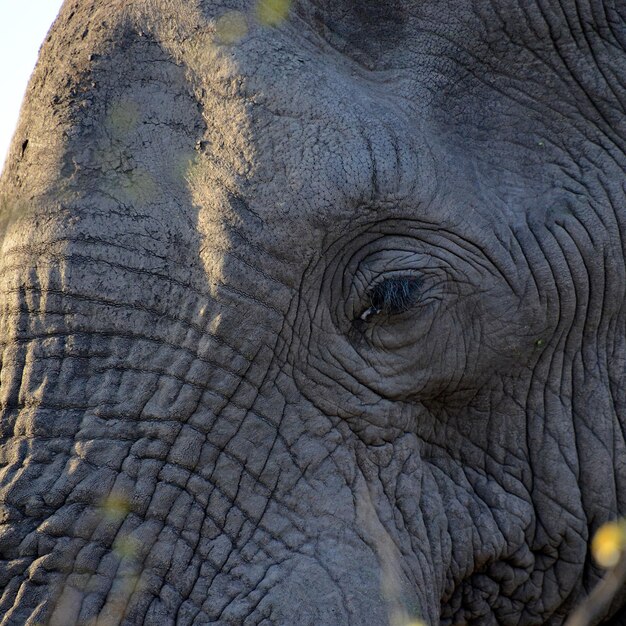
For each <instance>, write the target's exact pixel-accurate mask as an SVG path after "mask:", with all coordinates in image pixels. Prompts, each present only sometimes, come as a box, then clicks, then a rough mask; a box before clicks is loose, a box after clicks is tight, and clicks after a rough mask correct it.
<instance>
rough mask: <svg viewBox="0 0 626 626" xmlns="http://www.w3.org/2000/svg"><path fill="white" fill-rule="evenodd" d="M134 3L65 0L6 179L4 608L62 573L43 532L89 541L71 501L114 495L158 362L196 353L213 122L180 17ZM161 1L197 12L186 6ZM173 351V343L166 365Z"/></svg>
mask: <svg viewBox="0 0 626 626" xmlns="http://www.w3.org/2000/svg"><path fill="white" fill-rule="evenodd" d="M132 8H133V6H132V5H131V4H129V3H127V2H126V0H117V1H116V0H114V1H112V2H107V3H103V2H97V1H95V0H94V1H87V2H80V3H78V4H77V3H74V2H66V3H65V5H64V6H63V8H62V10H61V12H60V14H59V17H58V18H57V20H56V22H55V24H54V26H53V28H52V30H51V31H50V34H49V36H48V38H47V40H46V42H45V44H44V46H43V48H42V51H41V55H40V59H39V62H38V65H37V68H36V70H35V73H34V75H33V77H32V79H31V81H30V84H29V87H28V91H27V95H26V99H25V102H24V104H23V108H22V112H21V116H20V121H19V125H18V129H17V131H16V134H15V137H14V139H13V142H12V145H11V149H10V153H9V157H8V160H7V163H6V167H5V169H4V172H3V176H2V180H1V181H0V192H1V194H2V205H1V206H0V383H1V384H0V415H1V416H2V418H1V420H0V437H1V440H2V441H1V444H2V445H1V447H0V459H1V462H2V473H1V475H0V502H2V505H3V508H2V510H1V511H0V535H1V537H2V541H1V543H0V548H1V550H2V555H3V559H4V563H5V565H6V568H5V569H4V572H5V573H6V572H7V571H10V572H11V576H14V577H15V578H13V586H12V587H11V589H10V590H9V591H7V592H6V593H5V594H4V595H3V597H2V599H1V600H0V615H3V616H4V618H5V620H8V623H18V622H20V621H21V616H23V615H24V611H26V609H27V607H28V606H36V605H37V604H38V603H39V601H40V600H41V595H42V592H41V590H40V591H36V590H35V589H34V587H33V586H31V583H30V582H29V577H31V576H32V577H35V576H37V573H36V572H40V573H41V575H42V576H43V577H44V578H45V579H46V580H47V581H51V580H52V579H53V578H54V577H55V576H57V574H58V572H59V571H60V570H62V569H63V568H65V567H66V565H67V564H66V563H65V562H64V561H63V559H66V558H67V557H66V556H65V557H64V556H63V555H62V554H61V553H62V549H61V548H60V547H59V544H57V543H56V541H55V540H51V541H50V542H49V543H48V544H47V546H46V547H44V546H43V545H42V544H41V543H39V544H38V537H40V536H41V533H44V534H45V533H48V536H49V537H58V536H59V533H60V534H64V533H65V535H66V538H67V540H68V541H69V543H71V544H72V545H73V546H75V545H78V543H80V540H79V539H78V538H77V537H75V536H74V535H73V532H74V531H72V530H71V527H72V524H73V522H74V519H75V512H76V510H78V509H80V510H83V509H87V510H93V509H94V508H96V507H98V506H99V505H100V503H102V502H103V501H104V499H105V498H106V497H107V495H108V493H109V491H110V490H111V489H112V488H113V481H114V480H115V472H114V471H112V470H111V464H112V463H114V462H113V461H111V459H113V458H114V457H116V455H117V454H118V453H119V451H120V450H121V449H122V448H124V447H125V446H126V445H127V444H125V443H123V442H124V441H125V440H126V439H127V433H128V432H129V431H128V429H129V428H131V429H134V430H133V432H136V429H137V428H140V427H139V426H137V422H136V421H134V420H136V418H137V416H138V415H139V414H140V413H141V412H142V411H144V410H147V411H148V412H150V411H151V409H150V407H151V406H157V405H158V404H159V403H158V401H157V400H153V401H151V398H153V396H157V395H158V394H159V393H162V389H158V379H159V377H160V374H159V371H158V370H159V368H160V367H162V366H163V367H167V366H168V363H169V364H170V365H171V363H172V362H174V361H176V358H175V357H173V356H172V353H173V352H176V351H177V350H178V352H176V353H177V354H180V353H182V352H184V351H183V350H182V349H180V341H178V339H179V338H177V339H176V341H175V340H174V339H172V338H173V336H174V334H175V332H182V334H183V335H184V334H185V331H182V330H181V328H180V326H181V323H182V322H181V323H179V324H178V326H176V324H175V321H174V320H175V317H176V313H175V312H179V311H180V309H181V308H183V309H184V307H185V306H186V304H187V303H190V304H189V309H188V311H190V312H191V313H190V315H192V312H193V310H194V309H193V306H195V302H196V301H197V300H198V299H199V296H198V293H201V292H204V293H206V292H207V288H206V287H205V286H204V284H205V283H203V282H202V281H203V280H205V278H206V276H205V274H204V269H203V268H202V267H201V266H200V264H199V262H198V257H199V249H200V242H199V240H198V238H197V229H196V227H195V224H196V222H197V209H196V208H195V205H194V202H193V201H192V199H191V197H190V193H189V190H188V182H187V179H186V178H187V165H188V163H189V162H190V160H191V159H193V156H194V154H195V151H194V146H195V145H196V143H197V141H198V139H199V138H200V137H201V135H202V133H203V131H204V128H205V124H204V121H203V118H202V114H201V112H200V110H199V107H198V104H197V100H196V95H195V91H194V87H193V86H192V83H191V82H190V77H189V73H188V71H187V68H186V67H185V66H184V64H183V63H182V62H181V61H180V58H179V57H177V56H176V53H175V52H174V51H172V50H170V49H168V48H167V46H165V45H164V43H163V41H164V40H167V36H166V35H167V33H163V32H161V33H158V32H156V30H154V29H151V25H150V23H149V20H148V18H142V16H141V15H140V14H139V13H138V12H133V11H132V10H131V9H132ZM164 17H165V19H164V21H163V24H165V25H168V24H170V25H171V24H177V25H180V24H181V23H183V25H184V15H183V16H182V17H181V19H179V20H176V21H173V20H172V21H168V15H167V14H166V15H165V16H164ZM169 17H172V16H171V15H170V16H169ZM142 20H143V21H142ZM164 28H165V27H164ZM172 28H174V26H172ZM186 310H187V309H186ZM177 329H178V330H177ZM160 351H162V352H163V353H165V352H167V353H168V356H166V357H165V358H164V359H163V362H161V363H160V364H159V363H157V361H159V358H160V357H157V356H156V355H157V354H158V353H159V352H160ZM148 361H151V365H150V367H148ZM132 363H134V365H133V364H132ZM140 370H142V371H140ZM148 370H150V371H148ZM121 376H123V377H124V381H125V382H124V384H123V385H121V378H120V377H121ZM114 379H115V380H117V383H115V385H117V386H120V385H121V386H120V387H119V393H118V392H113V391H112V381H113V380H114ZM115 385H114V386H115ZM122 389H123V391H122ZM165 404H166V403H164V405H165ZM174 404H175V403H174ZM98 406H100V407H101V408H103V412H100V411H99V409H98V408H97V407H98ZM167 406H168V407H170V408H171V409H172V410H173V411H178V409H176V408H174V407H173V405H172V404H168V405H167ZM105 407H106V408H105ZM155 410H156V409H155ZM129 424H132V425H129ZM104 441H107V442H108V443H107V444H106V446H102V445H101V443H98V442H104ZM71 511H74V513H72V512H71ZM108 542H109V540H107V539H105V540H104V543H103V545H104V546H105V548H106V547H107V545H108ZM61 543H62V542H61ZM70 551H71V550H70ZM29 568H30V569H29ZM46 568H48V569H47V570H46ZM50 571H53V572H55V573H54V574H49V572H50ZM46 572H48V573H46ZM53 592H54V593H57V592H59V593H60V588H56V587H55V589H54V590H53ZM54 593H52V592H50V593H49V596H50V597H49V598H47V599H46V600H45V602H46V603H49V602H51V603H54V602H55V599H54V597H53V595H54ZM19 598H21V599H19ZM42 610H43V609H42ZM11 615H13V616H14V617H13V618H11ZM12 619H14V620H17V621H12ZM41 621H45V620H41ZM69 621H70V620H68V621H66V622H65V623H69Z"/></svg>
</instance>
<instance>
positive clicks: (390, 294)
mask: <svg viewBox="0 0 626 626" xmlns="http://www.w3.org/2000/svg"><path fill="white" fill-rule="evenodd" d="M421 292H422V280H421V279H420V278H418V277H416V276H394V277H392V278H386V279H384V280H382V281H380V282H379V283H378V284H376V285H374V286H373V287H372V288H371V289H370V291H369V293H368V298H369V302H370V306H369V308H368V309H366V310H365V311H364V312H363V313H362V314H361V315H360V316H359V319H361V320H363V321H366V320H367V319H368V318H370V317H371V316H373V315H378V314H380V313H383V314H385V315H395V314H398V313H404V312H405V311H408V310H409V309H410V308H411V307H412V306H413V305H415V304H416V303H417V302H418V300H419V299H420V295H421Z"/></svg>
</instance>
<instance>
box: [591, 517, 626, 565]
mask: <svg viewBox="0 0 626 626" xmlns="http://www.w3.org/2000/svg"><path fill="white" fill-rule="evenodd" d="M624 549H626V522H624V521H619V522H608V523H607V524H604V525H603V526H601V527H600V528H599V529H598V532H597V533H596V534H595V536H594V538H593V540H592V542H591V553H592V554H593V558H594V559H595V560H596V562H597V563H598V565H600V567H605V568H611V567H615V566H616V565H617V563H618V561H619V559H620V557H621V556H622V554H623V552H624Z"/></svg>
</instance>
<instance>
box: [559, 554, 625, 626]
mask: <svg viewBox="0 0 626 626" xmlns="http://www.w3.org/2000/svg"><path fill="white" fill-rule="evenodd" d="M625 584H626V552H622V554H621V557H620V560H619V561H618V562H617V565H615V567H613V568H612V569H610V570H609V571H608V572H607V573H606V574H605V576H604V578H603V579H602V580H601V581H600V582H599V583H598V584H597V585H596V586H595V587H594V589H593V590H592V592H591V593H590V594H589V595H588V596H587V597H586V598H585V599H584V600H583V601H582V602H581V603H580V605H579V606H578V608H577V609H576V610H575V611H574V612H573V613H572V614H571V615H570V617H569V618H568V620H567V621H566V622H565V626H593V625H594V624H597V623H598V622H599V620H600V619H602V618H603V617H604V616H605V615H606V613H607V612H608V610H609V607H610V606H611V602H612V601H613V599H614V598H615V596H616V595H617V593H618V592H619V591H620V590H621V589H623V587H624V585H625Z"/></svg>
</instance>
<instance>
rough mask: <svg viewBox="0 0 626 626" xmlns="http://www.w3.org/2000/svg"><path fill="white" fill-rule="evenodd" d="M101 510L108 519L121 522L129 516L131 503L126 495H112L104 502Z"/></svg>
mask: <svg viewBox="0 0 626 626" xmlns="http://www.w3.org/2000/svg"><path fill="white" fill-rule="evenodd" d="M100 510H101V512H102V515H103V517H105V518H106V519H108V520H110V521H115V522H119V521H121V520H122V519H124V518H125V517H126V516H127V515H128V513H129V511H130V503H129V502H128V498H127V497H126V496H125V495H124V494H122V493H111V494H109V495H108V496H107V497H106V498H105V499H104V500H103V501H102V504H101V505H100Z"/></svg>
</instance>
